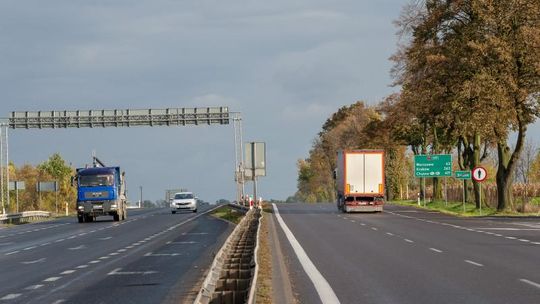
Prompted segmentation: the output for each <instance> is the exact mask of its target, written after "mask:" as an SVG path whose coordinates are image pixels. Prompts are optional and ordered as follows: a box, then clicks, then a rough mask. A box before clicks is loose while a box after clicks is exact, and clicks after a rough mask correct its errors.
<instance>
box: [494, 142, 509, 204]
mask: <svg viewBox="0 0 540 304" xmlns="http://www.w3.org/2000/svg"><path fill="white" fill-rule="evenodd" d="M497 155H498V156H499V165H498V168H497V177H496V179H497V210H498V211H502V210H504V209H505V208H506V207H507V206H511V205H512V171H511V170H510V168H509V167H508V165H509V162H510V158H511V156H512V153H511V152H510V148H509V147H508V145H506V143H498V144H497Z"/></svg>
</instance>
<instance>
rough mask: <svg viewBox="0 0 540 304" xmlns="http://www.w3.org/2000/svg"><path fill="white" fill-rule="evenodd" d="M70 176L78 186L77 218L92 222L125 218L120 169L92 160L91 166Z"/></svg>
mask: <svg viewBox="0 0 540 304" xmlns="http://www.w3.org/2000/svg"><path fill="white" fill-rule="evenodd" d="M76 172H77V174H76V175H75V176H74V177H73V179H72V180H73V183H74V184H75V183H76V185H77V219H78V220H79V223H84V222H92V221H94V220H95V219H96V217H98V216H103V215H109V216H112V217H113V219H114V221H122V220H125V219H126V218H127V199H126V184H125V179H124V175H125V173H124V172H120V167H107V166H105V165H104V164H103V163H102V162H101V161H99V160H98V159H97V158H96V157H94V167H91V168H79V169H77V171H76Z"/></svg>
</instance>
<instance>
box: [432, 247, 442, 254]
mask: <svg viewBox="0 0 540 304" xmlns="http://www.w3.org/2000/svg"><path fill="white" fill-rule="evenodd" d="M429 250H431V251H435V252H438V253H441V252H442V250H439V249H437V248H429Z"/></svg>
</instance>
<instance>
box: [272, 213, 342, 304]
mask: <svg viewBox="0 0 540 304" xmlns="http://www.w3.org/2000/svg"><path fill="white" fill-rule="evenodd" d="M272 206H273V207H274V211H275V216H276V219H277V220H278V223H279V225H280V226H281V229H283V232H284V233H285V236H286V237H287V239H288V240H289V243H290V244H291V246H292V248H293V250H294V253H295V254H296V256H297V257H298V260H299V261H300V264H301V265H302V268H304V271H305V272H306V274H307V275H308V277H309V278H310V280H311V282H312V283H313V285H314V286H315V290H316V291H317V293H318V294H319V298H320V299H321V302H323V304H326V303H336V304H337V303H340V302H339V299H338V297H337V296H336V294H335V293H334V291H333V290H332V287H331V286H330V284H328V281H326V279H325V278H324V277H323V275H322V274H321V273H320V272H319V270H317V267H315V265H314V264H313V262H312V261H311V259H310V258H309V257H308V255H307V253H306V252H305V251H304V248H302V246H301V245H300V243H299V242H298V240H297V239H296V237H295V236H294V234H293V233H292V232H291V230H290V229H289V227H287V224H285V222H284V221H283V219H282V218H281V215H280V214H279V210H278V208H277V206H276V204H272Z"/></svg>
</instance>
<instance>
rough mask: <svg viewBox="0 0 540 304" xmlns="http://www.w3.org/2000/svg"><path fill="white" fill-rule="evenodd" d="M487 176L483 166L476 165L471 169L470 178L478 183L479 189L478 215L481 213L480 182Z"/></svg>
mask: <svg viewBox="0 0 540 304" xmlns="http://www.w3.org/2000/svg"><path fill="white" fill-rule="evenodd" d="M486 178H487V170H486V168H484V167H481V166H477V167H474V169H473V170H472V179H474V180H475V181H476V182H477V183H478V187H479V188H480V191H479V192H478V198H479V200H480V215H482V182H483V181H485V180H486Z"/></svg>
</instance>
